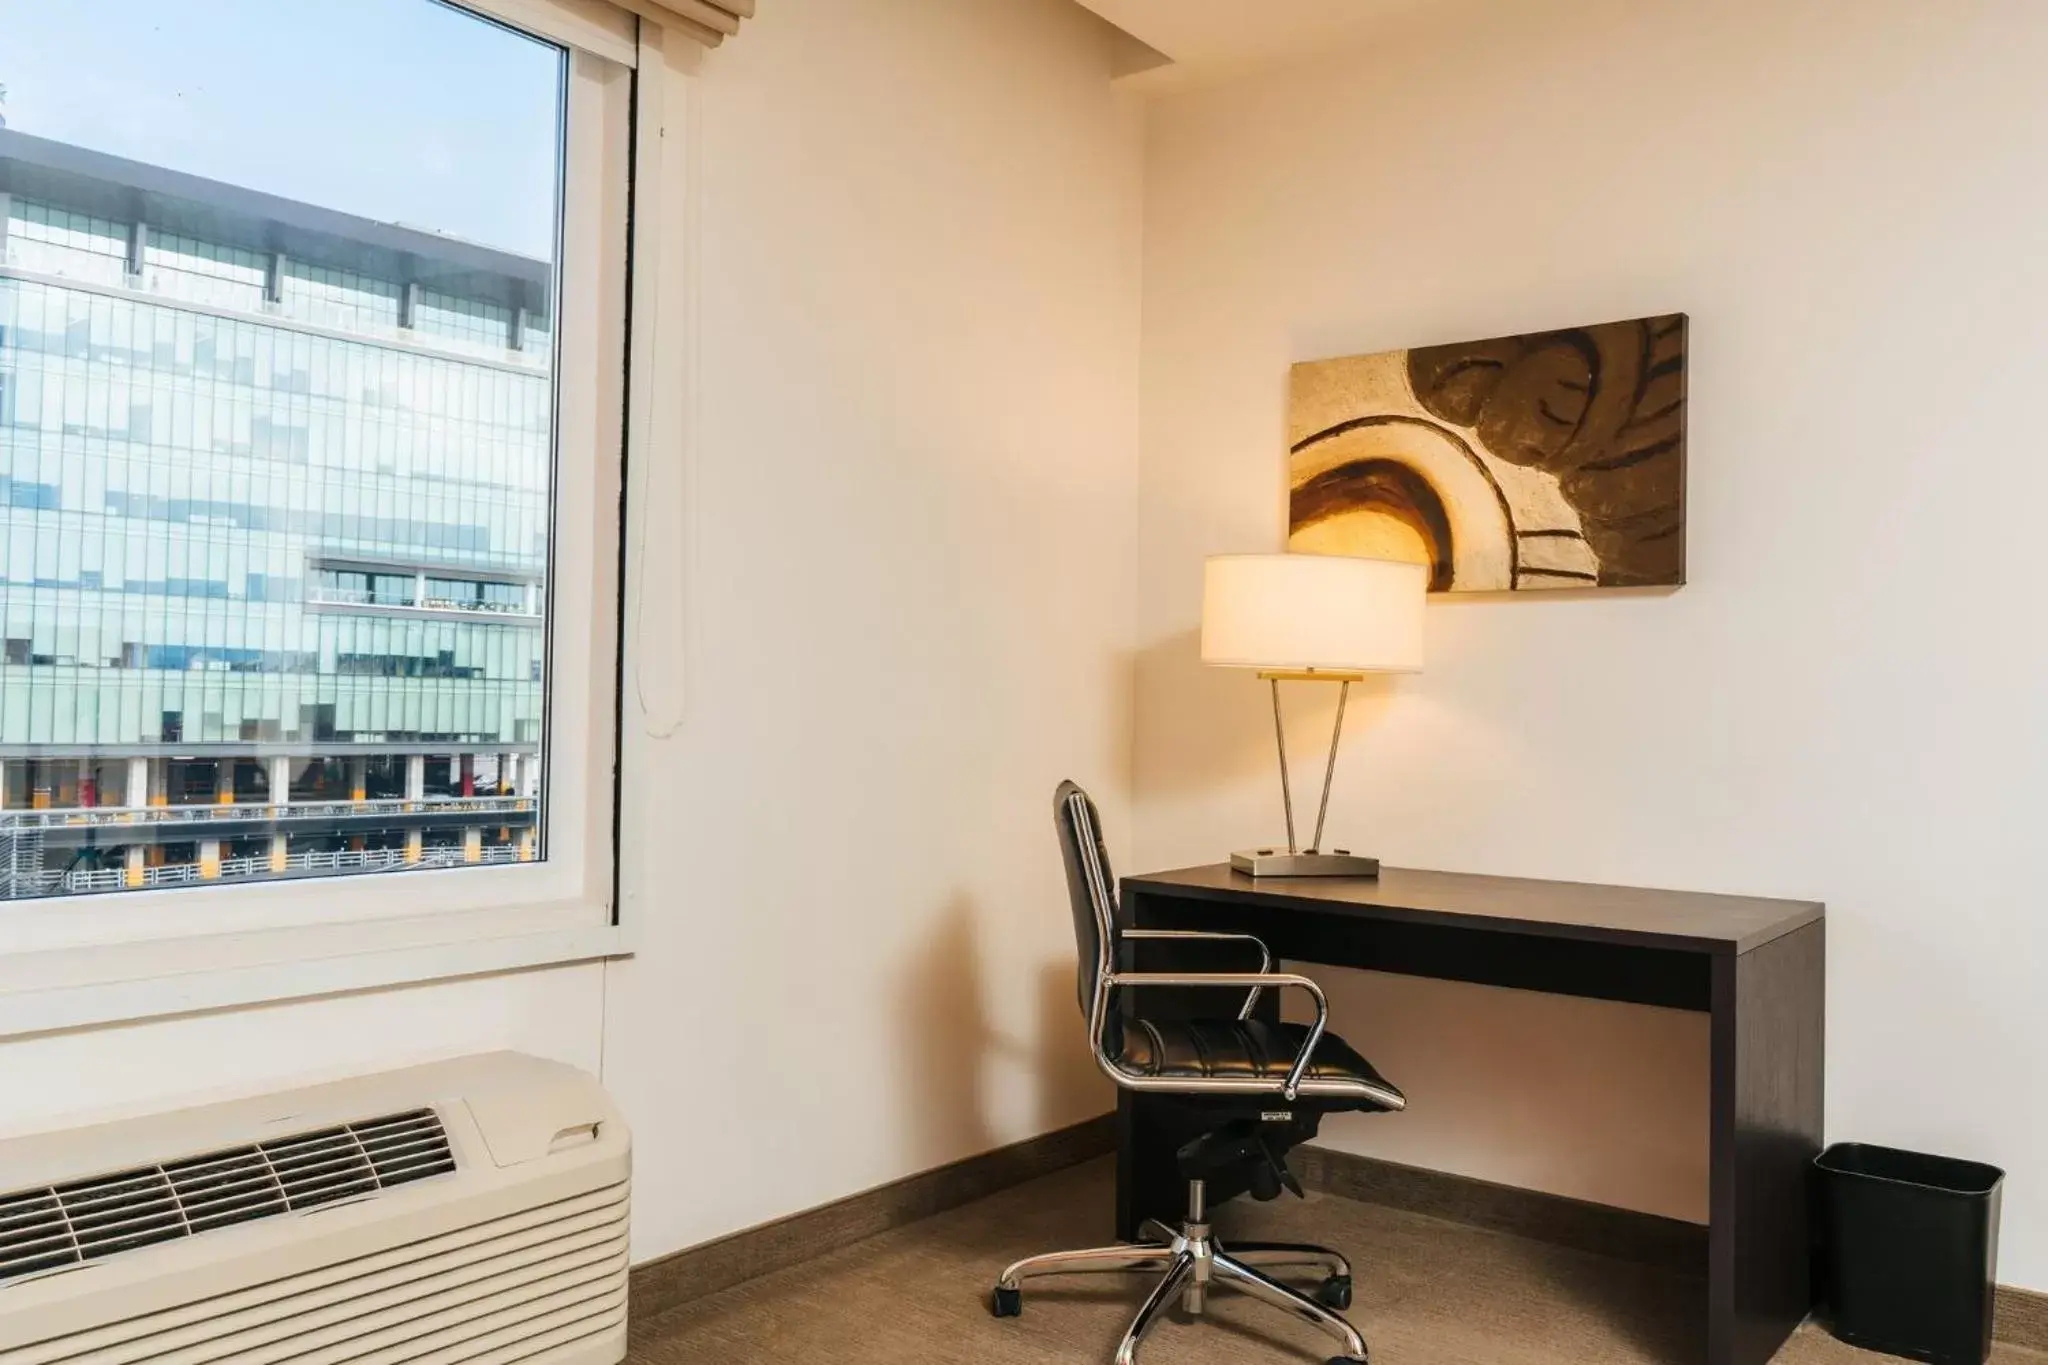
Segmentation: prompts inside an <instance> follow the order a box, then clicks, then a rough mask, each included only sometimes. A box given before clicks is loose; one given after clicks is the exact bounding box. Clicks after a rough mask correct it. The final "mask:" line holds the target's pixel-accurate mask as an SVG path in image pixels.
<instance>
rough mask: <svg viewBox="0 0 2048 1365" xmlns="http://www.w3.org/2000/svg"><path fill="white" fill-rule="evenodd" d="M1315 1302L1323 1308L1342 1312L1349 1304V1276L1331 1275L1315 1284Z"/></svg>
mask: <svg viewBox="0 0 2048 1365" xmlns="http://www.w3.org/2000/svg"><path fill="white" fill-rule="evenodd" d="M1316 1302H1317V1303H1319V1304H1321V1305H1322V1306H1323V1307H1325V1308H1334V1309H1336V1310H1337V1311H1338V1312H1340V1313H1341V1312H1343V1311H1344V1310H1345V1309H1347V1308H1349V1307H1350V1306H1351V1277H1350V1276H1349V1275H1332V1276H1331V1277H1330V1278H1329V1279H1327V1280H1324V1281H1323V1282H1322V1283H1321V1284H1319V1285H1317V1286H1316Z"/></svg>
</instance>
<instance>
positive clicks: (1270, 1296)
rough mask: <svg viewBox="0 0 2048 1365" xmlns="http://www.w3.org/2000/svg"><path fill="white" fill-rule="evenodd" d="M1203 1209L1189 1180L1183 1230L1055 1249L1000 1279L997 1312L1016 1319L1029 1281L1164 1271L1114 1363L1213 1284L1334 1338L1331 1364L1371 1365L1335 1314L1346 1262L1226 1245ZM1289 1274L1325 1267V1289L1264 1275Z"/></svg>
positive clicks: (1324, 1255) (1189, 1309) (1342, 1296)
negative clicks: (1310, 1289)
mask: <svg viewBox="0 0 2048 1365" xmlns="http://www.w3.org/2000/svg"><path fill="white" fill-rule="evenodd" d="M1206 1206H1207V1192H1206V1190H1205V1189H1204V1186H1203V1182H1201V1181H1199V1180H1192V1181H1189V1182H1188V1216H1187V1221H1186V1222H1185V1223H1184V1224H1183V1225H1182V1226H1181V1228H1180V1230H1179V1231H1178V1232H1176V1231H1175V1230H1174V1229H1172V1228H1170V1227H1168V1226H1166V1225H1165V1224H1164V1223H1159V1222H1148V1223H1146V1224H1145V1229H1144V1231H1145V1235H1146V1237H1147V1238H1149V1239H1151V1240H1149V1241H1144V1242H1134V1243H1128V1244H1122V1245H1118V1246H1107V1247H1096V1248H1094V1249H1092V1250H1089V1251H1055V1252H1050V1253H1048V1254H1046V1255H1043V1256H1031V1257H1027V1258H1026V1259H1024V1260H1021V1261H1019V1262H1017V1263H1016V1264H1015V1265H1013V1266H1011V1267H1010V1268H1009V1269H1007V1270H1005V1271H1004V1272H1003V1273H1002V1276H1001V1278H999V1279H998V1280H997V1281H996V1290H995V1296H994V1299H993V1308H994V1311H995V1315H996V1316H997V1317H999V1318H1006V1317H1015V1316H1017V1314H1018V1313H1020V1312H1022V1311H1023V1286H1024V1281H1026V1280H1034V1279H1039V1278H1041V1277H1045V1276H1051V1275H1098V1274H1118V1273H1124V1272H1129V1271H1138V1270H1149V1271H1161V1272H1164V1273H1163V1276H1162V1278H1161V1279H1160V1281H1159V1283H1158V1284H1156V1285H1154V1286H1153V1288H1152V1292H1151V1293H1150V1294H1149V1295H1147V1296H1146V1298H1145V1302H1144V1305H1143V1306H1142V1307H1141V1308H1139V1309H1138V1316H1137V1317H1136V1318H1134V1319H1132V1321H1131V1325H1130V1329H1129V1330H1128V1331H1126V1332H1125V1333H1124V1338H1123V1340H1122V1341H1121V1342H1120V1343H1118V1345H1117V1348H1116V1357H1115V1362H1116V1365H1135V1362H1136V1360H1137V1358H1138V1345H1139V1343H1140V1342H1142V1341H1143V1340H1144V1339H1145V1334H1146V1333H1147V1332H1149V1331H1151V1330H1152V1328H1153V1326H1154V1325H1155V1324H1156V1323H1157V1322H1158V1321H1159V1317H1160V1315H1161V1314H1162V1313H1164V1312H1165V1311H1166V1308H1167V1306H1168V1305H1169V1304H1171V1303H1172V1302H1173V1300H1174V1299H1175V1298H1176V1297H1178V1298H1179V1299H1180V1304H1181V1308H1182V1310H1183V1311H1184V1312H1186V1313H1188V1314H1189V1315H1191V1316H1195V1317H1199V1316H1201V1313H1202V1310H1203V1308H1204V1307H1205V1306H1206V1305H1207V1302H1208V1297H1209V1290H1210V1288H1211V1287H1212V1286H1221V1287H1226V1288H1230V1289H1235V1290H1238V1291H1239V1292H1241V1293H1245V1294H1249V1295H1251V1296H1252V1297H1253V1298H1255V1299H1258V1300H1260V1301H1261V1302H1263V1303H1267V1304H1270V1305H1272V1306H1273V1307H1275V1308H1278V1309H1280V1310H1281V1311H1282V1312H1286V1313H1291V1314H1293V1315H1294V1316H1295V1317H1298V1318H1300V1319H1301V1320H1302V1321H1304V1322H1307V1323H1310V1324H1312V1325H1314V1326H1316V1327H1319V1328H1321V1329H1322V1330H1323V1331H1325V1332H1327V1333H1329V1334H1330V1335H1331V1336H1333V1337H1335V1338H1336V1339H1337V1340H1338V1341H1339V1342H1341V1343H1342V1345H1343V1354H1342V1355H1338V1356H1333V1357H1332V1358H1331V1361H1330V1365H1366V1360H1367V1356H1366V1349H1365V1338H1363V1337H1361V1336H1359V1335H1358V1332H1357V1330H1356V1329H1354V1328H1353V1327H1352V1326H1351V1324H1350V1323H1349V1322H1346V1321H1345V1320H1344V1317H1343V1314H1342V1313H1340V1312H1339V1311H1338V1309H1341V1308H1347V1307H1349V1306H1350V1304H1351V1263H1350V1262H1349V1261H1347V1260H1345V1259H1344V1257H1343V1256H1342V1255H1340V1254H1339V1253H1337V1252H1335V1251H1331V1250H1330V1249H1329V1248H1327V1247H1318V1246H1305V1245H1301V1244H1298V1243H1293V1242H1233V1243H1231V1244H1230V1245H1229V1246H1228V1247H1227V1248H1226V1247H1225V1246H1223V1245H1222V1244H1221V1243H1219V1242H1218V1241H1217V1240H1216V1238H1215V1237H1214V1235H1213V1234H1212V1233H1211V1231H1210V1228H1209V1222H1208V1211H1207V1207H1206ZM1290 1269H1316V1270H1321V1271H1322V1272H1323V1274H1324V1276H1325V1278H1324V1280H1323V1284H1322V1287H1321V1288H1320V1289H1319V1290H1318V1291H1317V1293H1316V1294H1315V1295H1314V1296H1310V1295H1308V1294H1304V1293H1302V1292H1301V1291H1300V1290H1298V1289H1294V1288H1292V1287H1290V1286H1288V1285H1284V1284H1282V1283H1280V1281H1278V1280H1276V1279H1274V1278H1273V1277H1272V1276H1271V1275H1270V1274H1268V1273H1267V1272H1269V1271H1275V1270H1290Z"/></svg>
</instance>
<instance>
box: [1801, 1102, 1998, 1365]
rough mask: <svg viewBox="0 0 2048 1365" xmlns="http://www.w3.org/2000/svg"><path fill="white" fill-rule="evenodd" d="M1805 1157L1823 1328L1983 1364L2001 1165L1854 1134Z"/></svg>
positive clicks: (1857, 1342)
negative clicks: (1810, 1162) (1816, 1207)
mask: <svg viewBox="0 0 2048 1365" xmlns="http://www.w3.org/2000/svg"><path fill="white" fill-rule="evenodd" d="M1814 1165H1815V1167H1816V1168H1817V1169H1818V1171H1819V1181H1820V1211H1821V1226H1820V1241H1821V1246H1820V1252H1821V1263H1822V1274H1821V1287H1822V1293H1823V1297H1824V1298H1825V1300H1826V1309H1827V1315H1828V1319H1829V1325H1830V1326H1831V1327H1832V1328H1833V1330H1834V1333H1835V1335H1836V1336H1838V1337H1840V1338H1841V1339H1842V1340H1843V1341H1846V1342H1848V1343H1849V1344H1850V1345H1852V1346H1861V1347H1864V1348H1866V1349H1868V1350H1872V1351H1883V1352H1886V1353H1888V1354H1890V1355H1897V1356H1906V1357H1908V1358H1909V1359H1912V1360H1925V1361H1930V1362H1933V1365H1984V1360H1985V1358H1986V1357H1987V1356H1989V1355H1990V1354H1991V1300H1992V1293H1993V1287H1994V1285H1995V1283H1996V1280H1997V1275H1998V1203H1999V1194H2000V1191H2001V1187H2002V1186H2003V1184H2004V1182H2005V1172H2004V1171H2001V1170H1999V1169H1998V1168H1997V1167H1996V1166H1986V1165H1984V1164H1983V1163H1982V1162H1978V1161H1957V1160H1955V1159H1953V1158H1951V1157H1941V1156H1927V1155H1924V1154H1922V1153H1919V1152H1901V1151H1897V1150H1894V1149H1893V1148H1890V1147H1871V1146H1866V1145H1865V1144H1863V1143H1860V1142H1842V1143H1837V1144H1835V1145H1834V1146H1832V1147H1830V1148H1828V1149H1827V1150H1826V1151H1824V1152H1822V1153H1821V1154H1820V1155H1819V1156H1817V1157H1815V1158H1814Z"/></svg>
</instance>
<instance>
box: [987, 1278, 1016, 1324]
mask: <svg viewBox="0 0 2048 1365" xmlns="http://www.w3.org/2000/svg"><path fill="white" fill-rule="evenodd" d="M988 1311H989V1312H991V1313H993V1314H995V1315H996V1316H997V1317H999V1318H1014V1317H1017V1316H1019V1315H1021V1314H1022V1313H1023V1312H1024V1291H1023V1290H1021V1289H1005V1288H1003V1287H1002V1286H1001V1285H997V1286H996V1292H995V1293H994V1294H993V1295H991V1296H990V1298H989V1301H988Z"/></svg>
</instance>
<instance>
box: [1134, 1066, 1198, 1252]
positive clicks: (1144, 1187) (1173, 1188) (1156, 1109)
mask: <svg viewBox="0 0 2048 1365" xmlns="http://www.w3.org/2000/svg"><path fill="white" fill-rule="evenodd" d="M1175 1118H1176V1116H1175V1115H1174V1114H1173V1113H1172V1111H1171V1108H1170V1106H1169V1105H1168V1104H1166V1103H1163V1102H1162V1101H1160V1100H1158V1099H1156V1098H1153V1097H1151V1096H1147V1095H1137V1094H1133V1093H1132V1092H1130V1091H1128V1090H1121V1091H1118V1092H1117V1098H1116V1239H1117V1240H1118V1241H1119V1242H1136V1241H1140V1240H1142V1238H1143V1234H1142V1233H1141V1232H1140V1229H1142V1228H1143V1227H1144V1226H1145V1220H1146V1219H1148V1218H1156V1219H1158V1220H1159V1221H1160V1222H1162V1223H1164V1224H1166V1225H1167V1226H1168V1227H1174V1228H1177V1227H1179V1226H1180V1221H1181V1218H1182V1216H1183V1215H1185V1214H1186V1213H1187V1202H1188V1199H1187V1186H1186V1185H1185V1184H1183V1183H1182V1181H1181V1178H1180V1170H1179V1168H1178V1166H1177V1164H1176V1163H1175V1161H1174V1153H1175V1152H1176V1151H1177V1150H1179V1148H1180V1145H1181V1144H1182V1143H1183V1142H1186V1141H1187V1140H1188V1139H1189V1138H1191V1137H1193V1136H1195V1134H1194V1132H1191V1131H1189V1125H1188V1124H1187V1123H1186V1122H1185V1121H1181V1122H1176V1121H1175Z"/></svg>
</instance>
